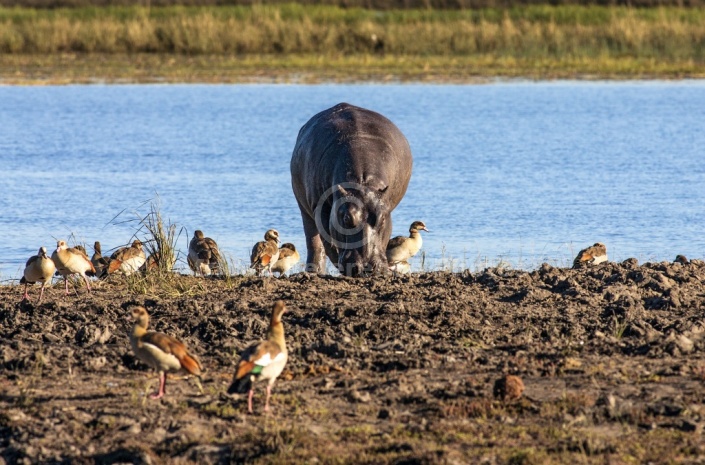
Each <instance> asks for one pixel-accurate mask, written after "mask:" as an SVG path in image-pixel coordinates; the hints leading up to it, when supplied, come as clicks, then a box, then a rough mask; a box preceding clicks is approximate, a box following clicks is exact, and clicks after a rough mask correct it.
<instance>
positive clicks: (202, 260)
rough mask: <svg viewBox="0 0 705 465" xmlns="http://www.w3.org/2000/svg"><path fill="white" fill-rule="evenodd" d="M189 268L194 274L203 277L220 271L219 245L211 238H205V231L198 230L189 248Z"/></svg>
mask: <svg viewBox="0 0 705 465" xmlns="http://www.w3.org/2000/svg"><path fill="white" fill-rule="evenodd" d="M187 261H188V266H189V267H191V269H192V270H193V272H194V273H196V274H201V275H203V276H205V275H209V274H211V273H217V272H218V270H219V269H220V251H219V250H218V244H216V243H215V241H214V240H213V239H211V238H210V237H204V236H203V231H201V230H200V229H197V230H196V231H195V232H194V233H193V239H191V243H190V244H189V246H188V256H187Z"/></svg>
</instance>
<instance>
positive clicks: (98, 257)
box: [91, 241, 110, 278]
mask: <svg viewBox="0 0 705 465" xmlns="http://www.w3.org/2000/svg"><path fill="white" fill-rule="evenodd" d="M109 262H110V260H109V259H108V258H107V257H104V256H103V252H102V250H101V248H100V242H98V241H95V243H94V244H93V256H92V257H91V263H92V264H93V268H95V275H96V276H97V277H99V278H100V277H102V276H103V274H104V273H106V272H107V269H108V263H109Z"/></svg>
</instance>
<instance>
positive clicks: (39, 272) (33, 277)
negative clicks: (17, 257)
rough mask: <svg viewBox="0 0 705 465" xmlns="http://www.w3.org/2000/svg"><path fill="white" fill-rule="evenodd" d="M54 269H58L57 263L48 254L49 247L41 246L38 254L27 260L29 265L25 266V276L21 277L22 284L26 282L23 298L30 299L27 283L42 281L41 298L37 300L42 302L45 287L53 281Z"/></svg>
mask: <svg viewBox="0 0 705 465" xmlns="http://www.w3.org/2000/svg"><path fill="white" fill-rule="evenodd" d="M54 271H56V265H54V262H53V261H52V259H51V258H49V257H48V256H47V248H46V247H40V248H39V252H37V255H35V256H33V257H29V260H27V265H26V266H25V268H24V276H22V279H20V284H24V295H23V296H22V300H29V294H28V293H27V285H29V284H34V283H36V282H40V283H42V289H41V291H39V300H37V303H40V302H41V301H42V297H43V296H44V288H45V287H46V285H47V283H50V282H51V277H52V276H54Z"/></svg>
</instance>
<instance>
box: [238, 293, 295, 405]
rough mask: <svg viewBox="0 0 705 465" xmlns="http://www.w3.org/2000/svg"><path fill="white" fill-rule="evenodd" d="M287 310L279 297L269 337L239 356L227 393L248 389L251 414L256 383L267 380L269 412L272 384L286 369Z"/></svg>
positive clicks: (268, 333) (274, 308)
mask: <svg viewBox="0 0 705 465" xmlns="http://www.w3.org/2000/svg"><path fill="white" fill-rule="evenodd" d="M285 311H286V305H284V302H283V301H281V300H278V301H277V302H276V303H275V304H274V307H273V308H272V319H271V321H270V323H269V329H268V330H267V340H266V341H263V342H259V343H256V344H253V345H251V346H250V347H248V348H247V349H245V351H244V352H243V353H242V355H241V356H240V361H239V362H238V364H237V369H236V370H235V375H234V376H233V381H232V383H231V384H230V387H229V388H228V394H234V393H236V392H238V393H245V392H248V397H247V410H248V411H249V412H250V413H252V397H253V396H254V384H255V383H256V382H258V381H262V380H266V381H267V399H266V400H265V403H264V411H265V412H268V411H269V398H270V397H271V395H272V385H273V384H274V381H276V379H277V378H278V377H279V375H280V374H281V373H282V371H283V370H284V366H285V365H286V361H287V359H288V353H287V350H286V341H285V340H284V325H283V324H282V320H281V317H282V315H283V314H284V312H285Z"/></svg>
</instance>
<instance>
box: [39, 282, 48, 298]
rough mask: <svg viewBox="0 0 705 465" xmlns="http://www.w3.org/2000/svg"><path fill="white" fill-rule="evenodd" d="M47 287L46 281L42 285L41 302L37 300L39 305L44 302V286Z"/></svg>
mask: <svg viewBox="0 0 705 465" xmlns="http://www.w3.org/2000/svg"><path fill="white" fill-rule="evenodd" d="M46 285H47V283H46V281H45V282H43V283H42V288H41V289H40V291H39V300H37V304H40V303H41V302H42V297H44V286H46Z"/></svg>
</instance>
